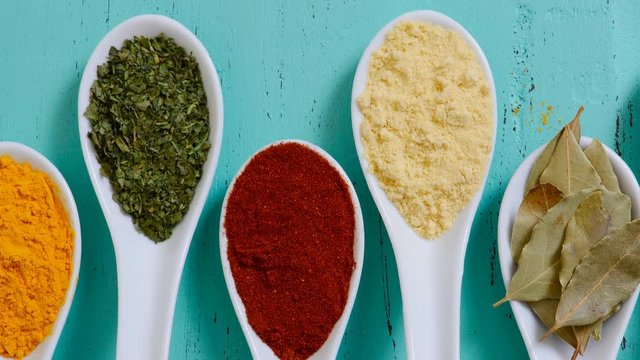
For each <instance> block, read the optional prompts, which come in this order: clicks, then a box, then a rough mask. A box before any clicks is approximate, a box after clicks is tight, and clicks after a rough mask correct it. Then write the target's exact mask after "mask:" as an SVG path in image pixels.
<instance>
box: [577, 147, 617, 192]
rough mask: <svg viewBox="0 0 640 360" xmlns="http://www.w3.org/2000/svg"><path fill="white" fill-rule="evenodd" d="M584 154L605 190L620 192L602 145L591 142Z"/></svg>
mask: <svg viewBox="0 0 640 360" xmlns="http://www.w3.org/2000/svg"><path fill="white" fill-rule="evenodd" d="M584 154H585V156H586V157H587V159H589V162H591V165H593V168H594V169H595V170H596V172H597V173H598V175H599V176H600V179H601V180H602V185H604V187H605V189H607V190H611V191H617V192H620V184H619V183H618V177H617V176H616V173H615V172H614V171H613V166H611V161H609V156H607V152H606V151H605V150H604V147H603V146H602V143H601V142H600V141H598V140H593V141H592V142H591V144H589V146H587V148H586V149H584Z"/></svg>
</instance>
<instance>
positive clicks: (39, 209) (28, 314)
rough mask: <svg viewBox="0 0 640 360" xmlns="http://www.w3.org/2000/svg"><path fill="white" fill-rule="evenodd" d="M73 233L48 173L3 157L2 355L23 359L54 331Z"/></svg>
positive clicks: (68, 272)
mask: <svg viewBox="0 0 640 360" xmlns="http://www.w3.org/2000/svg"><path fill="white" fill-rule="evenodd" d="M73 237H74V234H73V229H72V228H71V225H70V224H69V216H68V214H67V212H66V210H65V208H64V206H63V204H62V203H61V202H60V199H59V197H58V194H57V187H56V186H55V185H54V184H53V183H52V182H51V180H50V179H49V177H48V176H47V175H46V174H44V173H43V172H40V171H36V170H33V169H32V168H31V167H30V166H29V165H28V164H17V163H15V162H14V161H13V160H12V159H10V158H9V157H6V156H3V157H0V355H2V356H4V357H11V358H18V359H20V358H22V357H24V356H26V355H28V354H29V353H30V352H31V351H33V349H35V347H36V346H37V345H38V344H39V343H40V342H42V340H43V339H44V338H45V337H46V336H47V335H48V334H49V333H50V332H51V329H52V326H53V324H54V322H55V320H56V317H57V316H58V312H59V310H60V307H62V305H63V304H64V300H65V296H66V293H67V289H68V288H69V282H70V279H71V268H72V265H71V255H72V253H73Z"/></svg>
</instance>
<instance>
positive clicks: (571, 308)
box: [545, 219, 640, 336]
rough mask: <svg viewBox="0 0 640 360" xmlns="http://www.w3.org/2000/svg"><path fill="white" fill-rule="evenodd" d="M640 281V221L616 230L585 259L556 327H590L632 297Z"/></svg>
mask: <svg viewBox="0 0 640 360" xmlns="http://www.w3.org/2000/svg"><path fill="white" fill-rule="evenodd" d="M639 280H640V219H638V220H634V221H632V222H630V223H629V224H627V225H624V226H622V227H619V228H616V229H613V230H612V231H611V232H610V233H609V234H608V235H607V236H605V238H604V239H602V240H601V241H600V242H598V243H597V244H596V245H595V246H594V247H593V248H591V250H589V252H588V253H587V254H586V255H585V256H584V258H583V259H582V261H581V262H580V264H578V266H577V267H576V269H575V271H574V274H573V277H572V278H571V280H570V281H569V284H567V287H566V288H565V290H564V291H563V293H562V296H561V297H560V302H559V304H558V311H557V313H556V323H555V324H554V326H553V327H552V328H551V329H549V331H548V332H547V334H545V336H547V335H549V334H551V333H553V332H554V331H556V330H557V329H559V328H561V327H564V326H576V325H588V324H591V323H594V322H596V321H598V320H599V319H601V318H602V317H604V316H606V315H607V314H609V313H611V312H612V311H613V310H614V309H615V307H616V306H618V305H620V304H621V303H622V302H623V301H625V300H626V299H628V298H629V296H631V293H633V291H634V290H635V289H636V287H637V286H638V282H639Z"/></svg>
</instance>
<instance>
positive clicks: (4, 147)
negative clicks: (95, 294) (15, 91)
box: [0, 142, 82, 360]
mask: <svg viewBox="0 0 640 360" xmlns="http://www.w3.org/2000/svg"><path fill="white" fill-rule="evenodd" d="M5 155H7V156H9V157H10V158H11V159H12V160H13V161H14V162H16V163H19V164H22V163H28V164H29V165H30V166H31V168H32V169H34V170H36V171H41V172H43V173H45V174H46V175H47V177H48V178H49V179H50V180H51V182H52V183H53V184H54V185H55V186H57V188H58V189H57V190H58V193H57V196H58V198H59V199H60V201H61V203H62V205H63V206H64V208H65V210H66V212H67V214H68V217H69V225H70V226H71V229H72V230H73V240H72V241H73V252H72V255H71V273H70V277H69V282H68V284H65V285H64V286H67V285H68V286H67V288H66V289H67V290H66V292H65V293H66V294H65V299H64V303H63V304H62V306H61V307H60V308H59V309H58V312H57V314H55V320H54V322H53V324H52V325H51V328H50V329H49V330H48V332H46V333H42V334H37V333H36V332H35V331H31V330H32V329H30V328H28V327H27V328H26V329H25V330H24V334H22V335H21V336H28V337H29V339H27V338H23V339H22V340H23V341H24V342H25V344H29V343H30V342H31V341H32V340H33V339H34V338H37V337H39V336H44V338H43V339H42V340H40V341H41V342H40V343H39V344H38V345H37V346H36V347H35V348H33V350H31V349H32V348H31V346H29V345H25V344H23V345H22V346H18V347H14V346H11V345H9V343H10V342H11V341H8V342H5V341H4V340H6V339H3V341H0V346H3V347H5V346H10V347H11V348H12V350H11V351H10V352H11V353H13V354H16V353H22V352H25V351H30V352H28V354H27V355H26V356H25V357H24V359H25V360H39V359H51V358H52V357H53V354H54V353H55V350H56V345H57V344H58V340H59V339H60V334H62V329H63V328H64V325H65V322H66V320H67V315H69V310H70V308H71V304H72V302H73V297H74V294H75V291H76V285H77V284H78V274H79V273H80V258H81V254H82V240H81V234H80V219H79V217H78V209H77V208H76V203H75V200H74V198H73V194H72V193H71V189H70V188H69V185H67V182H66V181H65V179H64V177H63V176H62V174H61V173H60V171H58V169H57V168H56V167H55V166H54V165H53V164H52V163H51V162H50V161H49V160H47V158H45V157H44V156H43V155H42V154H40V153H39V152H37V151H35V150H33V149H31V148H30V147H28V146H25V145H22V144H18V143H14V142H0V157H2V156H5ZM0 220H2V216H0ZM59 240H60V242H62V239H59ZM38 241H40V240H38ZM34 243H36V241H34ZM0 249H2V247H1V246H0ZM16 251H20V250H16ZM22 251H25V252H28V251H27V250H26V249H22ZM31 256H34V255H31ZM41 256H42V255H41ZM43 258H44V257H43ZM17 261H20V260H17ZM22 266H23V267H24V268H25V269H29V266H30V264H28V263H23V265H22ZM0 271H3V268H2V267H0ZM32 276H33V275H32ZM55 279H56V277H55V276H53V275H52V277H51V280H50V281H54V280H55ZM59 285H61V284H59ZM47 291H48V292H50V291H51V289H49V290H47ZM49 295H50V296H51V298H50V301H54V299H55V296H53V295H51V294H49ZM32 305H33V304H32ZM41 305H42V304H39V305H36V307H38V306H41ZM49 305H50V304H49ZM20 311H23V310H20ZM36 317H37V315H34V318H36ZM10 318H11V316H7V317H5V318H4V319H5V320H8V319H10ZM33 320H34V322H33V323H31V325H32V327H33V328H38V327H39V326H41V322H42V321H44V319H39V320H38V321H37V322H36V321H35V319H33ZM0 326H6V324H4V323H2V321H0ZM14 335H15V334H14ZM14 345H15V344H14ZM2 353H4V354H6V353H7V349H0V354H2ZM0 359H7V358H5V357H3V356H2V355H0Z"/></svg>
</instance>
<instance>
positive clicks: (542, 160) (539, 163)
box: [524, 106, 584, 195]
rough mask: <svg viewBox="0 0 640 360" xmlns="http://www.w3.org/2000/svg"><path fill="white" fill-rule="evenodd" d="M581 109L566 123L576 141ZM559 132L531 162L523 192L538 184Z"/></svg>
mask: <svg viewBox="0 0 640 360" xmlns="http://www.w3.org/2000/svg"><path fill="white" fill-rule="evenodd" d="M583 111H584V107H582V106H581V107H580V109H578V113H576V116H575V117H574V118H573V120H571V122H570V123H569V124H567V126H568V127H569V129H571V131H572V133H573V137H574V138H575V139H576V140H577V141H580V115H582V112H583ZM561 134H562V130H560V132H559V133H558V134H557V135H556V136H555V137H554V138H553V139H551V141H549V143H548V144H547V146H545V148H544V150H543V151H542V154H540V157H538V160H536V162H535V163H534V164H533V168H532V169H531V174H529V179H528V180H527V184H526V185H525V190H524V192H525V194H526V193H528V192H529V191H531V189H533V188H534V187H536V186H538V185H539V184H540V175H542V172H543V171H544V170H545V169H546V168H547V166H548V165H549V161H550V160H551V156H552V155H553V153H554V152H555V150H556V145H557V144H558V140H559V139H560V135H561ZM565 195H568V194H565Z"/></svg>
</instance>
